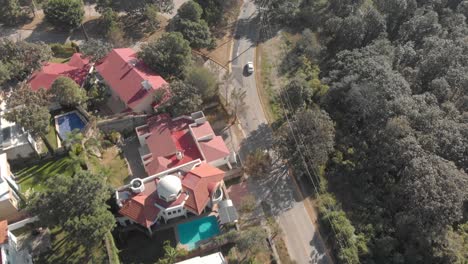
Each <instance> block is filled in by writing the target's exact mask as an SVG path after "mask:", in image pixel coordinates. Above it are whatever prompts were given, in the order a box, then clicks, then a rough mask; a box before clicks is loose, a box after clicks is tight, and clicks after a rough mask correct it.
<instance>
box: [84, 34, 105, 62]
mask: <svg viewBox="0 0 468 264" xmlns="http://www.w3.org/2000/svg"><path fill="white" fill-rule="evenodd" d="M112 48H113V47H112V44H110V43H108V42H105V41H102V40H99V39H93V38H91V39H89V40H88V41H86V42H84V43H83V44H81V46H80V52H81V53H82V54H83V55H84V56H85V57H88V58H90V60H91V61H93V62H97V61H100V60H101V59H103V58H104V57H105V56H107V54H109V52H111V50H112Z"/></svg>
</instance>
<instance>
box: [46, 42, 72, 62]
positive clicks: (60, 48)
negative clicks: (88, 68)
mask: <svg viewBox="0 0 468 264" xmlns="http://www.w3.org/2000/svg"><path fill="white" fill-rule="evenodd" d="M50 49H51V50H52V53H53V55H54V57H56V58H70V57H71V56H72V55H73V54H74V53H75V52H76V49H75V48H74V47H73V46H72V45H69V44H60V43H53V44H50Z"/></svg>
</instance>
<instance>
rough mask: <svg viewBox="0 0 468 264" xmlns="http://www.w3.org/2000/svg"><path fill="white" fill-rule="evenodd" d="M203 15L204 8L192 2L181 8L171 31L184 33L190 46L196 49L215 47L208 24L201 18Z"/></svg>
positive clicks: (172, 22)
mask: <svg viewBox="0 0 468 264" xmlns="http://www.w3.org/2000/svg"><path fill="white" fill-rule="evenodd" d="M202 14H203V9H202V7H201V6H200V5H199V4H197V3H196V2H194V1H192V0H190V1H188V2H187V3H184V4H183V5H182V6H181V7H180V8H179V10H178V11H177V15H176V16H175V17H174V18H173V19H172V20H171V23H170V25H169V27H170V29H171V30H173V31H177V32H180V33H182V35H183V36H184V38H185V39H186V40H188V42H189V43H190V46H191V47H192V48H195V49H200V48H208V47H213V45H215V43H214V39H213V38H212V36H211V32H210V29H209V27H208V24H207V23H206V21H205V20H203V19H202V18H201V17H202Z"/></svg>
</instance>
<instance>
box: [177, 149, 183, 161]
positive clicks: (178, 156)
mask: <svg viewBox="0 0 468 264" xmlns="http://www.w3.org/2000/svg"><path fill="white" fill-rule="evenodd" d="M176 157H177V159H178V160H181V159H183V158H184V153H182V151H177V152H176Z"/></svg>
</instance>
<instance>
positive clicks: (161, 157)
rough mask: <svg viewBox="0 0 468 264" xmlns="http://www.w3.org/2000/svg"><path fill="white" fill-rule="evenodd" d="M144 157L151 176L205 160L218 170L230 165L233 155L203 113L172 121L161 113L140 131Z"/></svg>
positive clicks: (137, 131)
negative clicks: (188, 163)
mask: <svg viewBox="0 0 468 264" xmlns="http://www.w3.org/2000/svg"><path fill="white" fill-rule="evenodd" d="M136 133H137V135H138V140H139V142H140V145H141V147H140V149H139V151H140V155H141V160H142V162H143V165H144V167H145V170H146V172H147V173H148V175H154V174H157V173H160V172H163V171H165V170H167V169H169V168H173V167H176V166H181V165H183V164H185V163H187V162H191V161H193V160H197V159H199V160H201V161H202V162H205V163H208V164H210V165H212V166H214V167H222V166H226V167H227V168H229V169H230V168H231V164H230V163H229V160H230V157H231V153H230V151H229V150H228V148H227V147H226V144H225V143H224V140H223V138H222V137H221V136H216V135H215V133H214V132H213V128H212V127H211V125H210V123H209V122H208V121H207V120H206V117H205V115H204V114H203V112H196V113H193V114H191V115H190V116H181V117H177V118H171V117H170V116H169V115H168V114H161V115H157V116H152V117H150V118H148V120H147V124H146V125H143V126H139V127H137V128H136Z"/></svg>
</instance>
